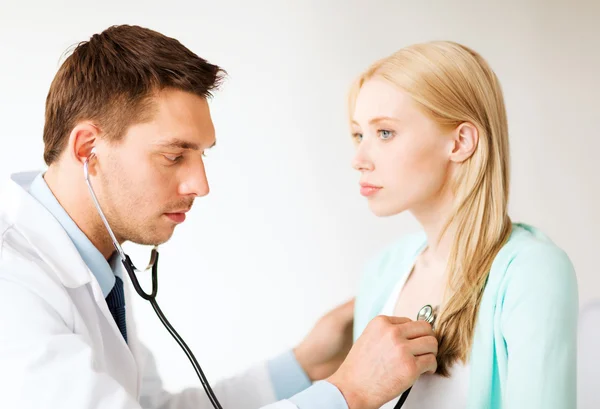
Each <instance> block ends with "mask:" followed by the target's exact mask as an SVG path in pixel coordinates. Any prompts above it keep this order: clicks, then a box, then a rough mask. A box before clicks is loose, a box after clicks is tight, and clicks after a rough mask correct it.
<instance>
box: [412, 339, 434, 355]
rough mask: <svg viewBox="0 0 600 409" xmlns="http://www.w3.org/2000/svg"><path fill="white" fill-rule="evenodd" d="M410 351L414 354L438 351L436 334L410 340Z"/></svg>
mask: <svg viewBox="0 0 600 409" xmlns="http://www.w3.org/2000/svg"><path fill="white" fill-rule="evenodd" d="M408 347H409V350H410V352H411V353H412V354H413V355H414V356H419V355H427V354H433V355H437V353H438V340H437V339H436V338H435V337H434V336H428V337H421V338H416V339H412V340H410V341H408Z"/></svg>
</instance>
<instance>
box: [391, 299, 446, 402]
mask: <svg viewBox="0 0 600 409" xmlns="http://www.w3.org/2000/svg"><path fill="white" fill-rule="evenodd" d="M436 314H437V308H433V307H432V306H431V305H429V304H427V305H426V306H424V307H423V308H421V309H420V310H419V313H418V314H417V321H426V322H428V323H429V324H431V327H432V328H433V326H434V324H435V319H436V318H437V316H436ZM411 389H412V386H411V387H410V388H408V389H407V390H405V391H404V393H403V394H402V395H400V399H398V403H396V406H394V409H400V408H401V407H402V406H403V405H404V402H405V401H406V398H408V394H409V393H410V390H411Z"/></svg>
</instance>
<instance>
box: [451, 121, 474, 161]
mask: <svg viewBox="0 0 600 409" xmlns="http://www.w3.org/2000/svg"><path fill="white" fill-rule="evenodd" d="M478 143H479V130H478V129H477V127H476V126H475V125H473V124H472V123H470V122H463V123H462V124H460V125H459V126H458V127H457V128H456V129H455V130H454V140H453V146H452V152H450V160H451V161H453V162H464V161H465V160H467V159H469V158H470V157H471V156H472V155H473V153H475V150H476V149H477V145H478Z"/></svg>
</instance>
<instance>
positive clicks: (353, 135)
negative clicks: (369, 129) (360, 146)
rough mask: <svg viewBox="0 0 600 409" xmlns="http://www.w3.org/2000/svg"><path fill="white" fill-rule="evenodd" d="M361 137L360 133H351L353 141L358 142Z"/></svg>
mask: <svg viewBox="0 0 600 409" xmlns="http://www.w3.org/2000/svg"><path fill="white" fill-rule="evenodd" d="M362 138H363V136H362V134H361V133H358V132H356V133H353V134H352V139H353V140H354V142H360V141H362Z"/></svg>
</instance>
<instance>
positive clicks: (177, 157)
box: [163, 155, 182, 162]
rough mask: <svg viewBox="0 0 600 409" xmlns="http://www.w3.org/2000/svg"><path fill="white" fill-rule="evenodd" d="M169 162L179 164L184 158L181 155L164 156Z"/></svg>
mask: <svg viewBox="0 0 600 409" xmlns="http://www.w3.org/2000/svg"><path fill="white" fill-rule="evenodd" d="M163 156H164V157H165V158H166V159H167V160H168V161H169V162H178V161H179V160H180V159H181V158H182V156H181V155H163Z"/></svg>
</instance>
